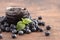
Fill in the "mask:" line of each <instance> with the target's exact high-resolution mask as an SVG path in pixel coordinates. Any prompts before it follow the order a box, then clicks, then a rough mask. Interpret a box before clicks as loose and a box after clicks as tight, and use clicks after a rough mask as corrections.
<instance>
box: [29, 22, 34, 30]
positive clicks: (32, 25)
mask: <svg viewBox="0 0 60 40" xmlns="http://www.w3.org/2000/svg"><path fill="white" fill-rule="evenodd" d="M33 27H35V23H34V22H31V23H30V24H29V28H30V30H31V29H32V28H33Z"/></svg>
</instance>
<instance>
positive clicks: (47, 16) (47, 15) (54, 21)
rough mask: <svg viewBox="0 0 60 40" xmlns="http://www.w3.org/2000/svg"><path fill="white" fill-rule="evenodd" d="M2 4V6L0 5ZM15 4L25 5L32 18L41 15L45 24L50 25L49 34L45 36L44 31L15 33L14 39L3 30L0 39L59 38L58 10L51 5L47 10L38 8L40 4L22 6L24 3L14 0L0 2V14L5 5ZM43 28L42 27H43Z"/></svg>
mask: <svg viewBox="0 0 60 40" xmlns="http://www.w3.org/2000/svg"><path fill="white" fill-rule="evenodd" d="M1 5H2V6H1ZM11 5H16V6H21V7H27V9H28V10H29V12H30V13H31V16H32V17H33V18H37V17H38V16H40V15H41V16H42V17H43V21H45V23H46V25H51V27H52V29H51V30H50V32H51V35H50V36H48V37H46V36H45V35H44V32H42V33H41V32H33V33H31V34H25V35H23V36H19V35H17V38H16V39H12V38H11V33H6V32H3V33H2V34H3V39H0V40H60V12H59V11H58V10H57V9H55V8H54V7H53V9H49V10H39V9H38V8H39V7H40V6H37V5H32V6H24V4H22V5H21V4H20V3H18V2H17V3H15V2H11V3H9V2H7V3H6V2H1V3H0V8H1V9H0V16H2V15H5V8H6V7H7V6H11ZM43 28H44V27H43Z"/></svg>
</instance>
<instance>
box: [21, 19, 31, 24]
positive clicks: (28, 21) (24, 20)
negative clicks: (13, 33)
mask: <svg viewBox="0 0 60 40" xmlns="http://www.w3.org/2000/svg"><path fill="white" fill-rule="evenodd" d="M22 21H23V23H24V24H29V23H30V22H32V21H31V20H30V19H29V18H25V19H22Z"/></svg>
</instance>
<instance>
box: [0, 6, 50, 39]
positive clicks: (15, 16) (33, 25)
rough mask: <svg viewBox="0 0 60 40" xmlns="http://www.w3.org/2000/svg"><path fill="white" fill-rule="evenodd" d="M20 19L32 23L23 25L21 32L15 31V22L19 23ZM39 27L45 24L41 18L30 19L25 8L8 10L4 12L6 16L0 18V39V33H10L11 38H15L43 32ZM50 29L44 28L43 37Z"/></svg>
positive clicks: (0, 34)
mask: <svg viewBox="0 0 60 40" xmlns="http://www.w3.org/2000/svg"><path fill="white" fill-rule="evenodd" d="M21 18H28V19H30V20H31V21H32V22H30V23H29V24H25V26H26V27H25V28H24V29H22V30H19V31H18V30H17V27H16V25H17V22H18V21H21ZM40 26H45V22H43V21H42V17H41V16H39V17H38V19H32V18H31V16H30V13H29V12H28V11H27V10H26V8H24V9H21V8H14V7H13V8H10V9H8V10H7V11H6V16H2V17H0V39H2V38H3V36H2V32H11V33H12V38H16V37H17V35H16V34H19V35H24V34H30V33H31V32H37V31H38V32H44V31H45V30H43V29H42V28H40ZM50 29H51V27H50V26H49V25H48V26H46V30H47V31H46V32H45V36H49V35H50V32H48V31H49V30H50Z"/></svg>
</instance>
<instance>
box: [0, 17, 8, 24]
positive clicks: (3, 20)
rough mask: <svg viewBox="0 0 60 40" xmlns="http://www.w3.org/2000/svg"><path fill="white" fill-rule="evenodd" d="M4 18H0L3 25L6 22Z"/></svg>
mask: <svg viewBox="0 0 60 40" xmlns="http://www.w3.org/2000/svg"><path fill="white" fill-rule="evenodd" d="M6 20H7V19H6V17H5V16H2V17H0V23H2V24H4V22H6Z"/></svg>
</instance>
